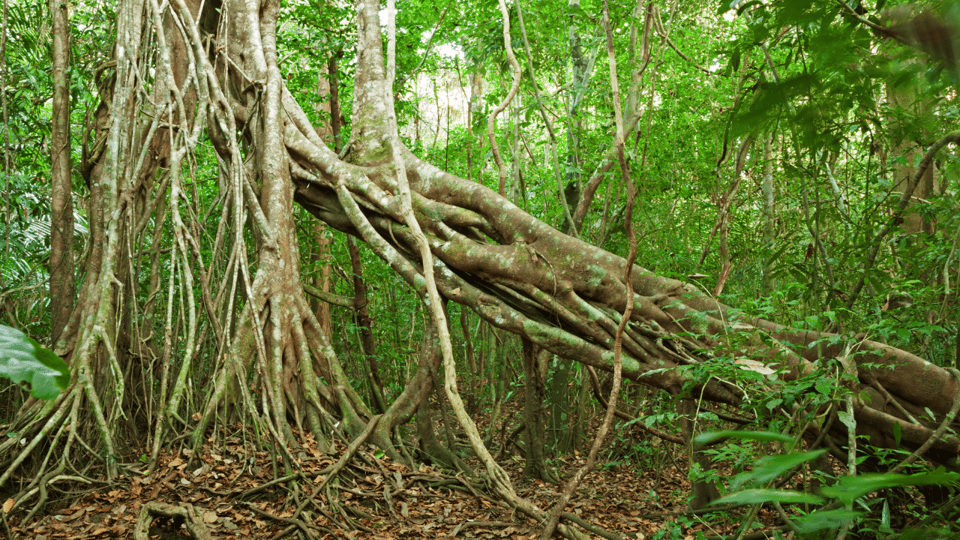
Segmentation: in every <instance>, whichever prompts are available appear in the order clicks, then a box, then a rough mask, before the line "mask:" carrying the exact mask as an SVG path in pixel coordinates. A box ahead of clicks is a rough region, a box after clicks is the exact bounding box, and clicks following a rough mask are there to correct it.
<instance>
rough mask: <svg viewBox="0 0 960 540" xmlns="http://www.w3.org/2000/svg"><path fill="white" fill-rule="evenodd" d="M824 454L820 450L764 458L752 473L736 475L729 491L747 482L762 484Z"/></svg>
mask: <svg viewBox="0 0 960 540" xmlns="http://www.w3.org/2000/svg"><path fill="white" fill-rule="evenodd" d="M824 452H826V450H823V449H821V450H813V451H810V452H800V453H796V454H782V455H772V456H765V457H763V458H761V459H760V461H758V462H757V464H756V465H754V467H753V470H752V471H747V472H744V473H740V474H738V475H736V476H735V477H734V478H733V480H731V481H730V489H732V490H736V489H738V488H740V486H743V485H745V484H747V483H748V482H755V483H757V484H764V483H766V482H769V481H770V480H773V479H774V478H776V477H778V476H780V475H781V474H783V473H785V472H787V471H789V470H790V469H792V468H794V467H796V466H797V465H800V464H801V463H806V462H807V461H810V460H813V459H816V458H818V457H820V456H821V455H823V453H824Z"/></svg>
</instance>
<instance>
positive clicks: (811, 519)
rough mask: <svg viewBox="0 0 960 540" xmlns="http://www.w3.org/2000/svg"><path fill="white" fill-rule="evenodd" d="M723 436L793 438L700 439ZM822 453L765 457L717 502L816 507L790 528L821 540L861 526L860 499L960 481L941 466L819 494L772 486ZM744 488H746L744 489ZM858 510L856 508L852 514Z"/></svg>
mask: <svg viewBox="0 0 960 540" xmlns="http://www.w3.org/2000/svg"><path fill="white" fill-rule="evenodd" d="M721 438H732V439H738V440H742V441H760V442H790V441H789V439H790V438H789V437H784V436H783V435H782V434H780V433H774V432H752V433H751V432H740V431H733V432H731V431H727V432H716V433H704V434H702V435H700V436H699V437H698V439H697V440H698V442H700V443H709V442H712V441H716V440H718V439H721ZM824 452H825V450H813V451H809V452H791V453H786V454H771V455H768V456H764V457H763V458H761V459H759V460H758V461H756V462H755V464H754V465H753V468H752V469H751V470H748V471H744V472H742V473H739V474H737V475H735V476H734V477H733V478H731V479H730V483H729V488H730V490H731V493H730V494H728V495H726V496H725V497H723V498H721V499H719V500H717V501H715V502H714V503H713V504H714V505H724V504H747V505H761V504H766V503H778V504H805V505H815V506H814V508H813V510H812V511H810V512H809V513H806V514H805V515H802V516H799V517H797V518H794V519H793V520H792V521H793V523H792V526H793V528H794V529H795V530H796V531H797V532H798V533H799V534H800V537H801V538H820V537H821V532H822V531H824V530H829V529H836V528H838V527H841V526H844V525H848V524H851V523H856V522H862V521H863V520H864V518H865V516H866V512H865V510H866V509H868V508H869V507H868V506H867V505H866V504H864V503H862V500H863V499H864V497H866V496H867V495H869V494H871V493H875V492H877V491H880V490H883V489H887V488H893V487H904V486H927V485H948V484H951V483H954V482H957V481H958V480H960V473H952V472H945V471H944V470H943V469H942V468H941V469H939V470H937V471H933V472H924V473H917V474H909V475H908V474H895V473H874V474H861V475H857V476H844V477H842V478H840V479H838V480H837V481H836V482H834V483H833V484H832V485H829V486H825V487H823V488H821V489H820V491H819V492H818V493H805V492H798V491H793V490H785V489H774V488H770V487H768V486H771V485H772V484H773V483H774V481H775V480H777V479H779V478H785V477H789V476H791V475H793V474H794V473H796V472H797V470H798V468H799V467H800V466H801V465H803V464H804V463H807V462H809V461H812V460H813V459H816V458H817V457H818V456H820V455H822V454H823V453H824ZM744 487H745V488H746V489H741V488H744ZM841 507H842V508H841ZM854 507H856V508H857V509H856V510H854V509H853V508H854ZM887 520H889V518H887ZM888 528H889V527H888ZM888 532H889V531H888Z"/></svg>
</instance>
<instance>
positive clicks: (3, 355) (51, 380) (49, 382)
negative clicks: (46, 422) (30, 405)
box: [0, 325, 70, 399]
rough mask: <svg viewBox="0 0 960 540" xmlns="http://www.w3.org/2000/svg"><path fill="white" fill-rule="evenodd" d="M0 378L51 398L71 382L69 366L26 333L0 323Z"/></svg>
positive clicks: (40, 397)
mask: <svg viewBox="0 0 960 540" xmlns="http://www.w3.org/2000/svg"><path fill="white" fill-rule="evenodd" d="M0 377H6V378H8V379H10V380H11V381H13V382H14V384H21V383H23V382H26V383H27V384H29V386H30V395H32V396H33V397H35V398H39V399H53V398H55V397H57V396H58V395H59V394H60V390H63V389H64V388H66V387H67V385H69V384H70V368H69V367H67V363H66V362H64V361H63V360H61V359H60V357H59V356H57V355H56V354H54V353H53V351H51V350H50V349H47V348H45V347H43V346H41V345H40V344H39V343H37V342H36V341H34V340H33V339H30V337H28V336H27V335H26V334H24V333H23V332H21V331H19V330H17V329H16V328H11V327H9V326H4V325H0Z"/></svg>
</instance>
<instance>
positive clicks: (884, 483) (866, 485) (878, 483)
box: [821, 472, 960, 505]
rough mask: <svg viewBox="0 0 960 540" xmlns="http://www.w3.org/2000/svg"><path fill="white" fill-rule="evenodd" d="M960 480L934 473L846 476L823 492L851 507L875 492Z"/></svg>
mask: <svg viewBox="0 0 960 540" xmlns="http://www.w3.org/2000/svg"><path fill="white" fill-rule="evenodd" d="M958 479H960V473H948V472H933V473H921V474H911V475H906V474H890V473H884V474H861V475H858V476H845V477H843V478H841V479H840V480H838V481H837V483H836V484H834V485H832V486H827V487H824V488H823V489H822V490H821V493H823V495H826V496H827V497H833V498H835V499H839V500H840V501H841V502H842V503H843V504H845V505H850V504H853V501H855V500H856V499H858V498H860V497H862V496H864V495H866V494H867V493H872V492H874V491H878V490H881V489H883V488H888V487H894V486H925V485H930V484H949V483H951V482H956V481H957V480H958Z"/></svg>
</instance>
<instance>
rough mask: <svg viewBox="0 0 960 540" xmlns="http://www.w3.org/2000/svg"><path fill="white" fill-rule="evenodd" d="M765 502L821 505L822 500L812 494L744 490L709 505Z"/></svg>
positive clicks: (788, 491)
mask: <svg viewBox="0 0 960 540" xmlns="http://www.w3.org/2000/svg"><path fill="white" fill-rule="evenodd" d="M766 502H779V503H810V504H822V503H823V499H822V498H820V497H818V496H816V495H814V494H812V493H803V492H800V491H790V490H786V489H745V490H743V491H741V492H738V493H734V494H733V495H728V496H726V497H723V498H721V499H719V500H716V501H714V502H712V503H711V504H760V503H766Z"/></svg>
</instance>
